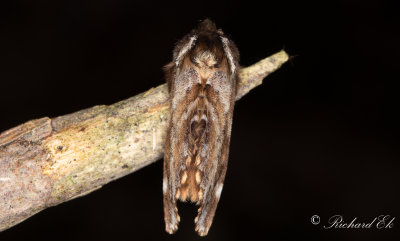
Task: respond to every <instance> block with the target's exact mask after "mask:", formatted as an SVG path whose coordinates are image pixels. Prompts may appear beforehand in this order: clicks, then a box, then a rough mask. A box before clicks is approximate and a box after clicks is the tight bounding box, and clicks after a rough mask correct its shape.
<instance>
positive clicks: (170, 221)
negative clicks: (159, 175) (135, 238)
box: [163, 157, 180, 234]
mask: <svg viewBox="0 0 400 241" xmlns="http://www.w3.org/2000/svg"><path fill="white" fill-rule="evenodd" d="M168 166H169V158H168V157H165V158H164V172H163V173H164V174H163V175H164V177H163V202H164V220H165V230H166V231H167V232H168V233H170V234H173V233H175V232H176V230H178V224H179V221H180V217H179V214H178V208H177V206H176V198H175V196H174V195H173V194H174V193H175V191H176V190H174V188H175V187H173V185H171V182H170V180H169V178H173V176H171V175H168V174H169V173H170V171H169V168H168Z"/></svg>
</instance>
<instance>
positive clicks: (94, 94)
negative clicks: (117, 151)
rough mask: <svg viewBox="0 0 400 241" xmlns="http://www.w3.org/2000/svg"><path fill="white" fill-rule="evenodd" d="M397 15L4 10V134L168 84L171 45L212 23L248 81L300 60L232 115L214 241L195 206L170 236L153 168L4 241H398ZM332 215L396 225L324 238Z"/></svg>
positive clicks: (0, 90) (203, 6)
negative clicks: (282, 54)
mask: <svg viewBox="0 0 400 241" xmlns="http://www.w3.org/2000/svg"><path fill="white" fill-rule="evenodd" d="M399 12H400V8H399V6H398V5H396V3H395V1H393V2H389V1H361V0H360V1H344V0H343V1H320V2H306V1H296V2H287V1H278V0H277V1H263V3H261V1H260V2H255V1H254V2H252V1H233V2H230V1H218V2H216V1H215V2H208V1H185V2H181V3H173V2H171V1H164V2H155V1H150V0H148V1H132V0H130V1H128V0H125V1H123V0H107V1H106V0H93V1H61V0H59V1H7V2H6V1H2V2H1V4H0V19H1V22H0V117H1V118H0V131H3V130H6V129H9V128H11V127H14V126H16V125H18V124H21V123H23V122H25V121H28V120H30V119H35V118H40V117H43V116H49V117H56V116H59V115H64V114H67V113H71V112H74V111H78V110H80V109H83V108H87V107H91V106H94V105H99V104H112V103H114V102H117V101H119V100H122V99H126V98H128V97H130V96H133V95H136V94H138V93H141V92H143V91H145V90H147V89H149V88H151V87H154V86H157V85H159V84H161V83H163V81H164V80H163V73H162V71H161V67H162V66H163V65H164V64H166V63H168V62H169V61H170V60H171V55H172V54H171V53H172V48H173V46H174V43H175V42H176V41H177V40H178V39H179V38H181V37H182V36H183V35H185V34H186V33H187V32H189V31H190V30H191V29H192V28H193V27H194V26H196V25H197V23H198V21H199V20H201V19H204V18H205V17H210V18H211V19H213V20H214V21H215V22H216V23H217V25H218V27H221V28H222V29H223V30H224V32H225V33H227V34H229V36H230V37H231V38H232V39H233V40H234V41H235V42H236V44H237V46H238V48H239V50H240V52H241V64H242V65H243V66H247V65H250V64H253V63H255V62H256V61H258V60H260V59H262V58H264V57H267V56H269V55H270V54H273V53H275V52H277V51H279V50H281V49H282V48H285V49H286V50H287V51H288V52H289V53H290V54H291V55H296V56H297V57H295V58H294V59H293V60H292V61H290V62H289V63H287V64H285V65H284V66H283V67H282V68H281V69H279V70H278V71H276V72H275V73H273V74H272V75H270V76H269V77H268V78H267V79H266V80H265V81H264V83H263V85H261V86H259V87H258V88H256V89H255V90H253V91H252V92H251V93H249V94H248V95H247V96H245V97H244V98H243V99H242V100H240V101H239V102H237V104H236V107H235V113H234V122H233V131H232V141H231V152H230V161H229V168H228V172H227V177H226V180H225V186H224V190H223V194H222V198H221V201H220V203H219V206H218V209H217V213H216V217H215V219H214V223H213V226H212V227H211V230H210V232H209V235H208V236H207V237H206V238H200V237H198V236H197V234H196V233H195V232H194V224H193V219H194V217H195V214H196V208H195V206H192V205H190V204H182V205H180V206H179V209H180V213H181V217H182V222H181V224H180V227H179V230H178V232H177V233H176V234H175V235H172V236H171V235H169V234H167V233H166V232H165V231H164V219H163V210H162V191H161V186H162V161H158V162H156V163H154V164H152V165H150V166H148V167H145V168H143V169H141V170H139V171H137V172H135V173H133V174H132V175H129V176H126V177H124V178H121V179H120V180H117V181H114V182H112V183H110V184H107V185H106V186H104V187H103V188H102V189H101V190H99V191H96V192H94V193H92V194H90V195H88V196H85V197H83V198H79V199H76V200H73V201H70V202H67V203H64V204H61V205H59V206H57V207H53V208H49V209H47V210H45V211H42V212H41V213H39V214H37V215H35V216H33V217H32V218H30V219H28V220H26V221H24V222H23V223H21V224H19V225H17V226H15V227H13V228H11V229H9V230H7V231H4V232H2V233H0V240H1V241H3V240H6V241H8V240H39V239H40V240H200V239H202V240H245V239H248V238H252V239H254V240H294V239H296V240H299V239H300V240H303V239H304V240H305V239H308V240H399V239H398V238H399V225H400V224H399V222H400V212H399V211H400V210H399V203H400V198H399V197H400V195H399V177H398V175H399V170H400V169H399V165H400V164H399V161H400V160H399V155H398V148H399V141H398V137H399V134H400V133H399V127H398V124H399V121H400V119H399V118H398V114H397V112H398V110H399V106H398V104H399V98H398V92H399V81H400V78H399V75H398V74H397V73H398V65H399V57H400V47H399V44H400V24H399V22H400V21H399V20H400V14H399ZM0 188H1V187H0ZM314 214H317V215H320V216H321V224H319V225H317V226H314V225H313V224H311V222H310V218H311V216H312V215H314ZM335 214H341V215H343V217H344V218H345V220H346V221H347V222H350V221H351V220H352V219H353V218H354V217H357V218H358V220H359V221H361V222H369V221H371V220H372V219H373V218H374V217H376V216H379V215H381V214H388V215H391V216H393V217H396V219H395V221H394V223H395V225H394V227H393V228H392V229H388V230H378V229H376V228H373V229H368V230H355V229H351V230H347V229H346V230H338V229H330V230H325V229H323V227H322V225H323V224H326V223H327V219H328V218H329V217H331V216H332V215H335Z"/></svg>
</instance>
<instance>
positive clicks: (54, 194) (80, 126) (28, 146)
mask: <svg viewBox="0 0 400 241" xmlns="http://www.w3.org/2000/svg"><path fill="white" fill-rule="evenodd" d="M287 60H288V55H287V53H286V52H285V51H283V50H282V51H280V52H278V53H276V54H274V55H272V56H270V57H268V58H266V59H264V60H261V61H260V62H258V63H256V64H254V65H252V66H250V67H247V68H243V69H242V71H241V73H240V77H241V82H240V83H239V90H238V96H237V99H240V98H241V97H242V96H243V95H245V94H246V93H247V92H249V91H250V90H251V89H252V88H254V87H256V86H258V85H260V84H261V83H262V79H263V78H265V77H266V76H267V75H268V74H270V73H272V72H273V71H275V70H276V69H278V68H279V67H280V66H281V65H282V64H283V63H285V62H286V61H287ZM168 115H169V105H168V91H167V86H166V85H165V84H163V85H160V86H158V87H156V88H152V89H150V90H148V91H147V92H145V93H142V94H139V95H137V96H134V97H131V98H129V99H127V100H123V101H121V102H118V103H116V104H113V105H110V106H104V105H103V106H95V107H92V108H89V109H85V110H81V111H78V112H75V113H72V114H69V115H64V116H60V117H57V118H54V119H50V118H47V117H44V118H41V119H37V120H32V121H29V122H27V123H25V124H22V125H20V126H17V127H15V128H13V129H10V130H8V131H5V132H3V133H1V134H0V231H2V230H5V229H7V228H9V227H12V226H13V225H15V224H17V223H20V222H22V221H23V220H25V219H26V218H29V217H30V216H32V215H34V214H35V213H37V212H40V211H41V210H43V209H45V208H47V207H50V206H54V205H57V204H59V203H61V202H65V201H68V200H71V199H73V198H76V197H79V196H83V195H86V194H88V193H90V192H92V191H93V190H96V189H98V188H100V187H101V186H102V185H104V184H106V183H108V182H110V181H112V180H115V179H118V178H120V177H122V176H125V175H127V174H129V173H132V172H134V171H136V170H138V169H139V168H141V167H144V166H146V165H148V164H150V163H153V162H155V161H157V160H159V159H161V158H162V156H163V148H164V140H165V136H166V129H167V123H168Z"/></svg>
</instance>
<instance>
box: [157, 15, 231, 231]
mask: <svg viewBox="0 0 400 241" xmlns="http://www.w3.org/2000/svg"><path fill="white" fill-rule="evenodd" d="M238 60H239V53H238V50H237V48H236V46H235V44H234V43H233V42H232V41H231V40H229V39H228V38H227V37H226V36H225V35H224V33H223V32H222V31H221V30H217V28H216V27H215V24H214V23H213V22H211V21H210V20H208V19H206V20H204V21H202V22H201V23H200V24H199V26H198V28H197V29H194V30H192V32H191V33H189V34H188V35H186V36H185V37H184V38H183V39H182V40H181V41H179V42H178V43H177V45H176V47H175V49H174V54H173V60H172V62H171V63H169V64H168V65H166V66H165V67H164V70H165V73H166V79H167V82H168V87H169V92H170V107H171V110H170V119H169V121H170V122H169V127H168V131H167V140H166V145H165V156H164V178H163V195H164V219H165V224H166V231H167V232H169V233H174V232H175V231H176V230H177V229H178V224H179V221H180V217H179V215H178V209H177V207H176V201H177V200H178V199H179V200H181V201H186V200H189V201H191V202H195V203H197V204H198V205H199V206H200V207H199V213H198V215H197V217H196V218H195V223H196V227H195V230H196V231H197V232H198V234H199V235H201V236H204V235H207V233H208V230H209V228H210V226H211V224H212V221H213V218H214V214H215V210H216V208H217V204H218V201H219V199H220V195H221V191H222V187H223V182H224V178H225V173H226V168H227V164H228V155H229V143H230V132H231V126H232V116H233V107H234V100H235V95H236V88H237V87H236V85H237V81H238V74H237V73H238V69H239V65H238Z"/></svg>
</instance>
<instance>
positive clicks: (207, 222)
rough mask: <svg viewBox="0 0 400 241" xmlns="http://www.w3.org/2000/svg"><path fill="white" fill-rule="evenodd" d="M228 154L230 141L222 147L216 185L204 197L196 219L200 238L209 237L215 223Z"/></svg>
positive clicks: (196, 228)
mask: <svg viewBox="0 0 400 241" xmlns="http://www.w3.org/2000/svg"><path fill="white" fill-rule="evenodd" d="M227 139H228V138H227ZM228 152H229V140H225V143H224V145H223V147H222V153H221V158H220V161H219V162H218V167H217V173H216V181H215V185H214V187H211V188H210V191H209V192H208V193H207V196H206V197H204V201H203V202H201V203H200V208H199V214H198V215H197V217H196V219H195V223H196V227H195V230H196V232H197V233H198V234H199V235H200V236H206V235H207V233H208V230H209V229H210V227H211V224H212V222H213V218H214V215H215V211H216V209H217V205H218V202H219V199H220V197H221V192H222V187H223V185H224V179H225V174H226V169H227V164H228Z"/></svg>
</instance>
